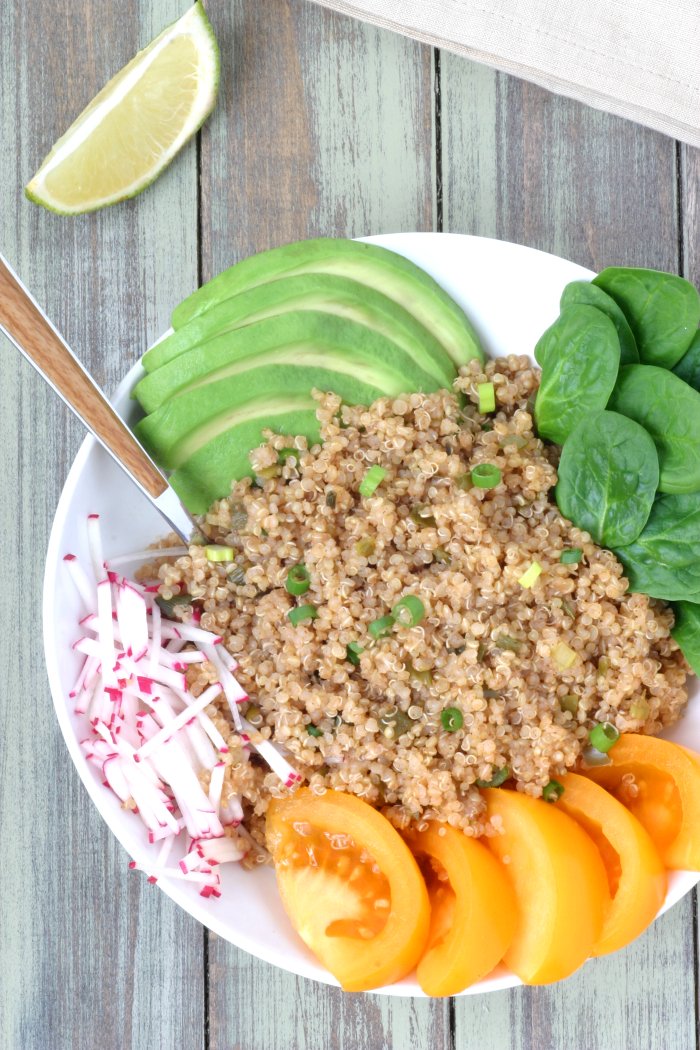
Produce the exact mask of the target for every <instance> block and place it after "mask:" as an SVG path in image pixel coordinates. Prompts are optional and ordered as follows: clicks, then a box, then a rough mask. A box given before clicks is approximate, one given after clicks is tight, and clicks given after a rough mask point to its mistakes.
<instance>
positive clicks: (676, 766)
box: [585, 733, 700, 871]
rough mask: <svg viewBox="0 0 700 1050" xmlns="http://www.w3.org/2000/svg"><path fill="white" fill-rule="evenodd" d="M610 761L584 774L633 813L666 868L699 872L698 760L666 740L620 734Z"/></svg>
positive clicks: (699, 785)
mask: <svg viewBox="0 0 700 1050" xmlns="http://www.w3.org/2000/svg"><path fill="white" fill-rule="evenodd" d="M610 759H611V762H610V765H608V766H594V767H593V768H592V769H586V770H585V775H586V776H587V777H589V778H590V779H591V780H594V781H595V782H596V784H600V786H601V787H604V788H605V789H606V791H610V792H612V794H613V795H615V797H616V798H617V799H619V801H620V802H622V803H623V805H625V806H627V808H628V809H629V810H630V812H631V813H634V815H635V817H637V819H638V820H639V822H640V823H641V824H643V825H644V827H645V828H646V830H647V832H648V833H649V835H650V837H651V838H652V840H653V841H654V843H655V845H656V848H657V849H658V851H659V853H660V854H661V859H662V860H663V862H664V864H665V865H666V867H667V868H672V869H675V868H680V869H684V868H685V869H688V870H690V871H700V761H699V756H698V755H696V754H694V753H693V752H691V751H687V750H686V748H684V747H681V746H680V745H679V744H673V743H671V741H670V740H661V739H660V738H659V737H655V736H642V735H641V734H638V733H623V734H622V736H621V737H620V739H619V740H618V741H617V743H616V744H615V746H614V747H613V748H611V749H610Z"/></svg>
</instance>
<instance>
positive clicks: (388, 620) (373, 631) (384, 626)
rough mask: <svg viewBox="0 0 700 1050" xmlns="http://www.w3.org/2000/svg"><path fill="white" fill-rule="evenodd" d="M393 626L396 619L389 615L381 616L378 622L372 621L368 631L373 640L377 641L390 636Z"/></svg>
mask: <svg viewBox="0 0 700 1050" xmlns="http://www.w3.org/2000/svg"><path fill="white" fill-rule="evenodd" d="M393 626H394V617H393V616H391V615H389V614H388V613H387V615H386V616H380V617H379V619H378V620H372V622H371V624H370V625H369V627H368V628H367V630H368V631H369V633H370V635H371V636H372V638H374V639H377V638H383V637H384V635H385V634H389V632H390V631H391V628H392V627H393Z"/></svg>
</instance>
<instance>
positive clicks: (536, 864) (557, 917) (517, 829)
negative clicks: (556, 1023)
mask: <svg viewBox="0 0 700 1050" xmlns="http://www.w3.org/2000/svg"><path fill="white" fill-rule="evenodd" d="M483 794H484V797H485V799H486V804H487V806H488V812H489V816H490V817H491V818H494V817H497V818H499V819H500V823H501V825H502V827H503V834H500V835H494V836H493V837H491V838H487V839H484V840H483V841H484V842H486V844H487V845H488V847H489V849H491V850H492V851H493V852H494V853H495V854H496V856H497V857H499V858H500V859H501V861H503V862H504V863H506V872H507V873H508V876H509V878H510V879H511V881H512V883H513V887H514V889H515V896H516V898H517V902H518V911H519V920H518V926H517V928H516V931H515V937H514V938H513V943H512V944H511V946H510V948H509V949H508V951H507V952H506V954H505V956H504V960H503V961H504V962H505V964H506V966H507V967H508V968H509V969H510V970H512V971H513V973H515V974H517V975H518V977H519V978H520V979H521V980H522V981H523V982H524V983H525V984H548V983H549V982H550V981H559V980H561V979H562V978H563V977H568V976H569V974H571V973H573V972H574V970H577V969H578V967H579V966H581V965H582V963H584V962H585V961H586V959H587V958H588V957H589V955H590V954H591V952H592V951H593V949H594V948H595V946H596V944H597V943H598V941H599V940H600V935H601V931H602V929H603V919H604V917H605V913H606V911H607V908H608V905H609V902H610V895H609V891H608V880H607V876H606V874H605V868H604V866H603V862H602V860H601V858H600V854H599V853H598V850H597V849H596V847H595V845H594V844H593V842H592V841H591V839H590V838H589V837H588V835H587V834H586V833H585V832H584V831H583V830H582V829H581V828H580V827H579V825H578V824H577V823H576V821H574V820H572V819H571V817H569V816H567V815H566V813H563V812H562V811H561V810H559V809H558V808H557V807H556V804H550V803H548V802H543V801H541V800H540V799H534V798H529V797H528V796H527V795H522V794H520V793H519V792H517V791H509V790H504V789H503V788H487V789H486V790H485V791H484V792H483Z"/></svg>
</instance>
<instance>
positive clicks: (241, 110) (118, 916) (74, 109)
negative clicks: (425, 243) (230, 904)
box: [0, 0, 700, 1050]
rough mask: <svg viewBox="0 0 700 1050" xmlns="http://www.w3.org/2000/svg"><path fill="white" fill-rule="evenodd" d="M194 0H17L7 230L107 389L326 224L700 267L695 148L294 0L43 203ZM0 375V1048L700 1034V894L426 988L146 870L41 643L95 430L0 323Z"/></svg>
mask: <svg viewBox="0 0 700 1050" xmlns="http://www.w3.org/2000/svg"><path fill="white" fill-rule="evenodd" d="M186 2H187V0H122V2H121V3H116V2H112V3H109V2H107V0H77V2H76V0H52V2H51V3H45V2H42V0H24V2H23V3H14V2H6V3H3V4H2V5H1V7H0V202H1V207H0V250H1V251H2V252H3V253H4V254H5V255H6V256H7V258H8V259H9V260H10V262H11V263H12V264H13V265H15V266H16V268H17V269H18V271H19V273H20V274H21V275H22V276H23V278H24V280H25V282H26V283H27V284H28V285H29V287H30V288H31V289H32V290H33V291H34V293H35V295H36V296H37V298H38V299H39V301H40V302H41V303H42V304H43V305H44V306H45V307H46V308H47V310H48V312H49V315H50V316H51V317H52V318H53V319H54V320H55V322H56V323H57V325H58V326H59V328H60V329H61V330H62V331H63V332H64V334H65V335H66V337H67V339H68V341H69V343H70V344H71V345H72V346H73V347H74V349H75V350H76V351H77V353H78V354H79V355H80V356H81V358H82V360H83V361H84V362H85V363H86V364H87V365H88V367H89V368H90V369H91V370H92V371H93V373H94V374H95V376H96V377H97V379H98V381H100V382H101V383H102V384H104V385H105V386H106V387H107V388H108V389H112V388H114V386H115V384H116V382H117V380H118V379H119V377H120V376H121V375H122V374H123V373H124V372H125V371H126V370H127V369H128V368H129V366H130V365H131V364H133V362H135V361H136V359H137V358H138V357H139V355H140V354H141V353H142V352H143V350H144V349H145V348H146V347H147V346H148V345H149V343H150V342H151V341H152V340H153V339H154V338H155V337H156V336H157V335H158V334H159V333H160V332H162V331H163V330H164V329H165V328H166V327H167V325H168V317H169V313H170V310H171V308H172V307H173V306H174V305H175V304H176V303H177V302H178V301H179V300H180V299H182V298H183V297H184V296H185V295H186V294H187V293H188V292H190V291H191V289H193V288H194V287H195V286H196V285H197V283H198V282H199V281H202V280H206V279H208V278H209V277H211V276H212V275H214V274H216V273H217V272H218V271H219V270H221V269H222V268H223V267H225V266H227V265H229V264H230V263H232V262H234V261H235V260H237V259H239V258H241V257H242V256H245V255H247V254H249V253H250V252H254V251H257V250H259V249H262V248H267V247H269V246H271V245H274V244H278V243H282V242H285V241H290V240H295V239H297V238H302V237H311V236H316V235H318V234H330V235H335V236H348V237H352V236H356V235H361V234H367V233H381V232H387V231H395V230H445V231H459V232H466V233H476V234H483V235H486V236H490V237H500V238H505V239H507V240H512V241H517V242H520V243H522V244H527V245H531V246H533V247H536V248H542V249H544V250H546V251H550V252H555V253H558V254H560V255H563V256H566V257H567V258H569V259H573V260H575V261H576V262H578V263H582V264H583V265H585V266H589V267H592V268H595V269H599V268H601V267H603V266H605V265H607V264H609V263H629V264H633V265H634V264H636V265H647V266H654V267H659V268H661V269H666V270H678V271H679V272H681V273H683V274H685V275H686V276H687V277H689V278H690V279H691V280H694V281H695V282H696V283H697V282H698V281H700V240H699V239H698V235H697V232H696V231H697V228H698V190H699V189H700V157H699V155H698V153H696V152H694V151H693V150H690V149H688V148H686V147H684V146H682V145H679V144H677V143H675V142H673V141H672V140H670V139H667V138H664V137H662V136H661V135H657V134H654V133H652V132H650V131H647V130H645V129H643V128H641V127H638V126H636V125H634V124H631V123H628V122H626V121H624V120H620V119H618V118H614V117H610V116H607V115H605V114H603V113H598V112H595V111H594V110H592V109H588V108H586V107H584V106H581V105H578V104H575V103H573V102H569V101H567V100H564V99H561V98H557V97H555V96H553V95H550V94H548V93H547V92H545V91H542V90H540V89H539V88H536V87H532V86H530V85H528V84H525V83H523V82H522V81H519V80H515V79H512V78H510V77H506V76H503V75H500V74H498V73H494V72H491V71H489V70H486V69H484V68H481V67H479V66H477V65H471V64H469V63H468V62H465V61H463V60H462V59H458V58H455V57H454V56H451V55H449V54H445V53H442V54H440V53H437V52H435V51H433V50H431V49H430V48H428V47H425V46H422V45H419V44H416V43H413V42H411V41H408V40H404V39H402V38H400V37H398V36H393V35H390V34H387V33H384V32H379V31H377V30H375V29H371V28H368V27H366V26H363V25H361V24H358V23H355V22H352V21H350V20H348V19H346V18H344V17H340V16H336V15H333V14H330V13H328V12H326V11H324V10H322V9H321V8H318V7H316V6H314V5H312V4H310V3H307V2H306V0H209V3H208V4H207V7H208V10H209V13H210V16H211V18H212V21H213V23H214V26H215V29H216V32H217V35H218V38H219V42H220V45H221V50H222V81H221V96H220V100H219V104H218V108H217V110H216V112H215V114H214V116H213V117H212V119H211V120H210V122H209V123H208V125H207V126H206V127H205V128H204V130H203V131H202V133H201V135H200V136H199V139H198V141H197V143H196V144H195V143H191V144H190V146H189V147H188V148H187V149H185V151H184V153H183V154H182V155H181V156H180V157H179V158H178V159H177V160H176V162H175V163H174V164H173V165H172V167H171V168H170V169H169V170H168V171H167V172H166V173H165V175H164V176H163V177H162V178H161V179H160V180H159V181H158V182H157V183H156V184H155V185H154V186H153V187H151V188H150V189H149V190H148V191H147V192H146V193H145V194H144V195H143V196H142V197H140V198H138V199H136V200H134V201H131V202H128V203H126V204H122V205H119V206H117V207H114V208H110V209H107V210H106V211H103V212H101V213H98V214H96V215H90V216H86V217H82V218H78V219H66V218H61V217H58V216H54V215H51V214H49V213H47V212H45V211H43V210H42V209H40V208H37V207H35V206H34V205H32V204H30V203H29V202H28V201H26V200H25V199H24V198H23V196H22V193H21V190H22V186H23V185H24V184H25V183H26V182H27V180H28V178H29V177H30V176H31V174H32V173H33V171H34V170H35V168H36V167H37V166H38V163H39V162H40V160H41V159H42V158H43V156H44V155H45V153H46V152H47V150H48V148H49V146H50V145H51V144H52V142H53V141H54V140H55V139H56V138H57V137H58V135H59V134H61V133H62V132H63V131H64V130H65V128H66V127H67V126H68V124H69V123H70V122H71V120H72V119H73V118H74V117H75V116H76V114H77V113H78V112H79V111H80V110H81V109H82V107H83V106H84V105H85V103H86V102H87V101H88V100H89V99H90V98H91V97H92V96H93V95H94V94H95V92H96V91H97V90H98V89H99V88H100V87H101V86H102V85H103V83H104V82H105V81H106V80H107V79H108V78H109V77H110V76H111V75H112V74H113V73H114V72H115V71H116V70H117V69H118V68H120V67H121V65H123V64H124V63H125V62H126V61H127V60H128V59H129V58H131V57H132V55H133V54H134V52H135V51H136V50H137V48H138V47H140V46H143V45H144V44H145V43H146V42H148V41H149V40H150V39H151V38H152V37H153V36H154V35H155V34H156V33H157V32H159V31H160V30H161V29H162V28H163V27H164V25H165V24H166V23H168V22H169V21H171V20H173V19H175V18H177V17H178V16H179V15H180V14H181V13H182V12H183V11H184V9H185V6H186ZM504 308H506V307H505V305H504ZM0 368H1V377H0V477H1V478H2V481H3V493H2V498H1V499H0V544H1V552H2V560H1V566H2V568H1V572H2V584H1V585H0V622H1V623H2V626H3V633H2V641H1V642H0V661H1V662H0V683H2V685H1V686H0V1047H1V1048H2V1050H122V1048H134V1050H136V1048H138V1050H159V1048H163V1050H282V1048H287V1050H321V1048H323V1050H341V1048H342V1050H394V1048H395V1050H457V1048H459V1050H471V1048H474V1050H477V1048H478V1050H506V1048H510V1047H512V1048H514V1050H516V1048H517V1050H691V1048H694V1050H697V1024H698V1009H697V997H696V983H697V976H696V974H697V919H696V913H695V900H694V895H693V896H692V897H691V896H688V897H686V898H685V899H684V900H683V901H682V902H681V903H680V904H678V905H676V907H675V908H673V909H672V910H671V912H670V913H669V914H667V915H666V916H665V917H664V918H663V919H661V920H660V921H658V922H657V923H655V924H654V926H653V927H652V928H651V929H650V930H649V931H648V932H647V933H646V934H645V935H644V936H643V937H641V938H640V939H639V940H638V941H637V942H636V944H635V945H634V946H633V947H631V948H630V949H629V950H627V951H625V952H621V953H618V954H616V955H613V956H612V957H608V958H606V959H602V960H598V961H595V962H589V963H588V964H587V965H586V966H585V967H584V968H583V970H582V971H581V972H579V973H578V974H576V975H575V976H574V977H573V978H571V979H569V980H568V981H566V982H565V983H563V984H560V985H555V986H553V987H549V988H539V989H523V988H519V989H516V990H513V991H508V992H502V993H498V994H491V995H488V996H479V997H473V998H471V997H467V998H460V999H457V1000H452V1001H442V1000H438V1001H434V1002H429V1001H424V1000H416V1001H412V1000H410V999H397V998H386V997H382V996H376V995H344V994H343V993H341V992H340V991H338V990H335V989H332V988H328V987H325V986H321V985H316V984H312V983H311V982H309V981H306V980H302V979H299V978H295V977H292V976H289V975H287V974H285V973H283V972H282V971H279V970H276V969H274V968H273V967H271V966H268V965H266V964H265V963H262V962H258V961H257V960H256V959H254V958H252V957H251V956H249V955H245V954H243V953H242V952H240V951H238V950H237V949H235V948H234V947H232V946H231V945H229V944H227V943H225V942H224V941H222V940H220V939H219V938H217V937H215V936H214V935H212V934H208V933H207V932H206V931H205V930H203V928H202V927H201V926H200V925H198V923H196V922H195V921H194V920H193V919H190V918H189V917H188V916H186V915H185V914H183V913H182V912H181V911H180V910H179V909H178V908H177V907H176V906H175V905H174V904H173V903H172V902H171V901H170V900H169V899H168V898H167V897H166V896H165V895H164V894H163V893H161V892H160V891H159V890H158V889H154V888H151V887H150V886H148V885H147V884H146V882H145V880H144V878H143V877H141V876H139V875H134V874H131V873H129V871H128V870H127V857H126V855H125V854H124V852H123V850H122V849H121V847H120V846H119V845H117V843H116V841H115V840H114V839H113V838H112V836H111V834H110V833H109V832H108V831H107V829H106V827H105V825H104V824H103V823H102V820H101V818H100V817H99V816H98V814H97V812H96V810H95V809H94V808H93V806H92V804H91V802H90V801H89V799H88V796H87V793H86V792H85V790H84V788H83V787H82V785H81V783H80V781H79V779H78V776H77V774H76V773H75V771H74V769H73V766H72V764H71V761H70V759H69V757H68V753H67V751H66V748H65V747H64V745H63V741H62V738H61V736H60V733H59V730H58V726H57V723H56V721H55V719H54V715H53V709H52V704H51V699H50V696H49V690H48V685H47V680H46V674H45V671H44V665H43V659H42V651H41V641H40V639H41V629H40V620H41V585H42V572H43V559H44V551H45V549H46V544H47V539H48V533H49V528H50V524H51V519H52V516H53V513H54V509H55V506H56V502H57V500H58V496H59V493H60V490H61V486H62V484H63V481H64V479H65V476H66V473H67V471H68V468H69V465H70V463H71V460H72V459H73V456H74V455H75V453H76V451H77V449H78V445H79V443H80V441H81V440H82V436H83V435H82V433H81V430H80V428H79V426H78V425H77V424H76V423H75V422H73V421H72V419H70V418H69V417H68V413H67V411H66V410H65V409H64V407H63V406H62V404H61V403H60V402H59V401H58V399H57V398H56V397H55V396H54V395H53V394H52V393H51V392H50V391H49V390H48V388H47V387H46V386H45V385H44V384H43V382H42V381H41V380H40V379H39V378H38V377H37V376H36V375H35V374H34V373H33V372H32V370H31V369H30V367H29V366H28V365H27V364H26V363H25V362H24V361H23V360H21V359H20V357H19V355H18V354H17V353H16V352H15V351H14V350H13V349H12V348H11V346H10V345H9V344H8V343H7V342H6V341H5V340H2V341H0Z"/></svg>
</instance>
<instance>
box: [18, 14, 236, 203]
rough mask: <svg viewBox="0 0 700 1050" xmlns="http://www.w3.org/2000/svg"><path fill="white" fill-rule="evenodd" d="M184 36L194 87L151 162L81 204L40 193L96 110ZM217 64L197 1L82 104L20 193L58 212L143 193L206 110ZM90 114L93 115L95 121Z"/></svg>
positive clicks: (82, 137)
mask: <svg viewBox="0 0 700 1050" xmlns="http://www.w3.org/2000/svg"><path fill="white" fill-rule="evenodd" d="M187 35H189V36H191V37H192V38H193V39H194V40H195V42H196V47H197V55H198V61H199V66H198V90H197V94H196V97H195V101H194V103H193V106H192V108H191V110H190V112H189V113H188V116H187V119H186V121H184V122H183V126H182V129H181V131H180V133H179V134H178V135H177V136H176V137H175V139H174V140H173V142H172V143H171V144H170V146H169V147H168V148H167V149H166V150H165V151H164V152H163V153H162V154H161V155H160V156H159V157H158V159H157V161H156V163H154V164H153V165H152V166H151V167H150V168H149V169H148V171H147V172H146V173H145V174H144V175H143V176H142V177H140V178H138V179H136V180H135V181H134V182H132V183H131V184H129V185H127V186H125V187H124V188H123V190H120V191H119V192H117V193H113V194H111V195H109V196H107V197H104V198H100V199H98V200H95V201H90V202H86V203H85V204H84V205H80V206H69V207H66V206H65V203H64V202H61V201H60V200H56V199H55V197H54V196H52V195H51V194H48V193H47V192H46V191H45V178H46V176H47V175H48V174H49V173H50V172H51V171H52V170H54V168H56V167H57V166H58V165H59V163H60V162H61V160H63V159H65V158H66V157H68V156H69V155H70V154H71V153H72V152H74V150H75V149H76V148H77V147H78V146H80V145H82V143H83V142H85V141H86V140H87V139H88V138H89V135H90V131H91V130H92V128H94V127H96V126H98V125H99V123H100V121H99V116H100V114H104V115H106V114H107V113H110V112H112V111H113V110H114V109H115V108H116V107H117V106H118V105H119V101H120V100H121V99H122V98H123V97H124V96H125V94H127V93H128V92H129V91H131V90H132V89H133V88H134V87H135V86H136V84H137V83H138V81H139V79H140V77H141V76H142V75H143V73H145V71H146V70H147V69H148V68H149V67H150V65H151V63H152V62H153V60H154V59H155V58H156V57H157V55H158V54H159V53H160V52H161V51H162V50H163V48H164V47H165V46H166V45H167V44H168V43H170V42H171V41H172V40H174V39H175V38H176V37H178V36H187ZM220 67H221V57H220V52H219V46H218V43H217V40H216V36H215V33H214V29H213V27H212V25H211V22H210V21H209V18H208V17H207V14H206V12H205V10H204V7H203V6H202V4H201V2H200V0H197V2H196V3H195V4H194V5H193V6H192V7H191V8H190V9H189V10H188V11H187V12H186V13H185V14H184V15H183V16H182V17H181V18H180V19H178V20H177V21H176V22H173V23H172V24H171V25H169V26H167V27H166V28H165V29H164V30H163V32H162V33H160V34H159V36H157V37H156V38H155V39H154V40H152V41H151V42H150V44H148V45H147V46H146V47H145V48H143V49H142V50H141V51H139V52H138V53H137V54H136V55H135V56H134V58H133V59H132V60H131V61H130V62H129V63H127V65H126V66H124V67H123V68H122V69H121V70H120V71H119V72H118V73H116V74H115V76H113V77H112V78H111V80H110V81H108V83H107V84H106V85H105V86H104V87H103V88H102V89H101V90H100V91H99V92H98V94H97V95H96V96H95V97H94V99H92V101H91V102H90V103H89V104H88V105H87V106H86V107H85V109H84V110H83V111H82V113H81V114H80V115H79V116H78V117H77V119H76V120H75V121H74V122H73V123H72V124H71V126H70V127H69V128H68V130H67V131H66V132H65V134H63V135H62V136H61V137H60V138H59V139H58V140H57V141H56V143H55V144H54V145H53V147H52V148H51V150H50V152H49V153H48V155H47V157H46V158H45V160H44V161H43V163H42V164H41V166H40V168H39V170H38V171H37V172H36V174H35V175H34V177H33V178H32V179H31V180H30V182H29V183H28V184H27V186H26V187H25V190H24V193H25V196H26V197H27V199H28V200H30V201H32V203H34V204H40V205H41V206H42V207H43V208H46V209H47V210H48V211H51V212H54V213H55V214H58V215H81V214H86V213H88V212H92V211H98V210H99V209H100V208H104V207H108V206H110V205H112V204H118V203H119V202H120V201H123V200H128V199H131V198H133V197H136V196H138V195H139V194H140V193H143V191H144V190H146V189H147V188H148V187H149V186H150V185H151V184H152V183H153V182H155V180H156V179H157V178H158V176H159V175H160V174H161V173H162V172H163V171H164V169H165V168H166V167H167V166H168V165H169V164H170V163H171V161H172V160H173V158H174V157H175V156H176V155H177V153H179V151H180V150H181V149H182V148H183V146H185V145H186V143H187V142H188V141H189V140H190V139H191V138H192V136H193V135H195V134H196V133H197V131H198V130H199V129H200V128H201V126H202V124H203V123H204V122H205V120H206V119H207V117H208V116H209V115H210V113H211V112H212V110H213V108H214V105H215V104H216V99H217V94H218V89H219V77H220ZM123 85H124V86H123ZM95 115H97V117H98V119H95ZM86 125H87V126H88V128H87V132H86V131H85V130H84V129H85V127H86Z"/></svg>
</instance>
